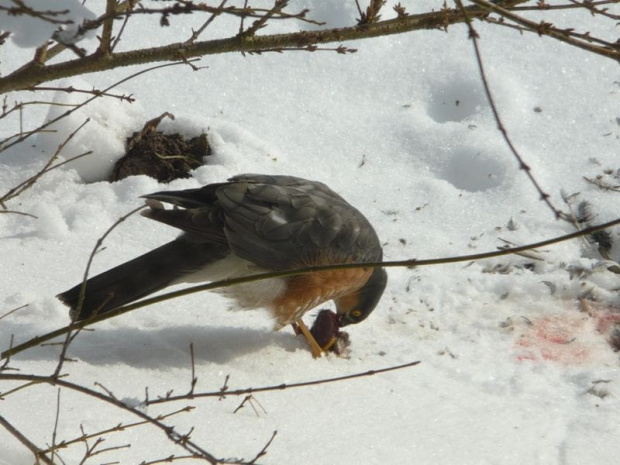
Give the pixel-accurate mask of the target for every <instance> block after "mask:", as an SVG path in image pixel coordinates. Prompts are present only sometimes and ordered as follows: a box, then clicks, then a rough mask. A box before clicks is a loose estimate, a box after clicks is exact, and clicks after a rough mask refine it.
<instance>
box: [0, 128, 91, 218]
mask: <svg viewBox="0 0 620 465" xmlns="http://www.w3.org/2000/svg"><path fill="white" fill-rule="evenodd" d="M89 121H90V118H87V119H86V120H85V121H84V122H83V123H82V124H80V125H79V126H78V127H77V129H76V130H75V131H73V132H72V133H71V134H69V135H68V136H67V137H66V138H65V140H64V141H62V142H61V143H60V145H59V146H58V148H57V149H56V151H55V152H54V154H53V155H52V156H51V157H50V159H49V160H48V161H47V162H46V163H45V165H43V167H42V168H41V169H40V170H39V171H38V172H37V173H36V174H35V175H34V176H31V177H30V178H28V179H26V180H25V181H23V182H21V183H20V184H18V185H17V186H15V187H13V188H12V189H10V190H9V191H8V192H7V193H6V194H4V196H2V197H0V206H2V207H3V206H4V204H5V203H6V202H8V201H9V200H11V199H13V198H15V197H17V196H19V195H21V194H22V193H23V192H24V191H26V190H28V189H30V188H31V187H32V186H33V185H34V184H35V183H36V182H37V180H38V179H39V178H40V177H41V176H43V175H44V174H45V173H48V172H49V171H51V170H52V169H54V168H57V167H58V166H59V165H56V166H52V164H53V163H54V161H56V159H57V158H58V157H59V156H60V154H61V152H62V151H63V149H64V148H65V147H66V145H67V144H68V143H69V142H70V141H71V139H73V137H74V136H75V135H76V134H77V133H78V131H79V130H80V129H82V128H83V127H84V126H85V125H86V124H87V123H88V122H89ZM88 153H91V152H88ZM83 155H85V154H81V155H80V156H83Z"/></svg>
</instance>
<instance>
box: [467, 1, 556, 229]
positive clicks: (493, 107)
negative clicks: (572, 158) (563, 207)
mask: <svg viewBox="0 0 620 465" xmlns="http://www.w3.org/2000/svg"><path fill="white" fill-rule="evenodd" d="M478 1H483V0H472V2H474V3H476V2H478ZM455 2H456V4H457V6H458V8H459V9H460V10H461V13H462V14H463V16H464V17H465V23H466V24H467V27H468V29H469V38H470V39H472V44H473V46H474V52H475V54H476V62H477V63H478V70H479V72H480V78H481V79H482V84H483V86H484V91H485V93H486V96H487V100H488V102H489V105H490V106H491V111H492V112H493V117H494V118H495V121H496V122H497V129H499V131H500V132H501V134H502V136H503V137H504V141H505V142H506V145H508V148H509V149H510V151H511V152H512V154H513V155H514V157H515V158H516V159H517V162H518V163H519V169H521V170H523V171H524V172H525V174H526V176H527V177H528V178H529V179H530V182H531V183H532V184H533V185H534V188H535V189H536V191H537V192H538V194H539V195H540V200H542V201H544V202H545V203H546V204H547V206H548V207H549V208H550V209H551V211H552V212H553V214H554V216H555V217H556V219H560V218H563V219H564V218H565V214H564V213H563V212H561V211H560V210H558V209H557V208H555V206H554V205H553V203H552V202H551V200H550V196H549V194H547V193H546V192H545V191H543V189H542V187H541V186H540V184H539V183H538V181H537V180H536V178H535V177H534V174H533V173H532V169H531V168H530V166H529V165H528V164H526V163H525V160H524V159H523V157H522V156H521V154H520V153H519V152H518V150H517V148H516V147H515V146H514V144H513V143H512V140H511V139H510V136H509V135H508V131H507V130H506V127H505V126H504V124H503V122H502V119H501V117H500V115H499V111H498V110H497V107H496V105H495V100H494V99H493V94H492V92H491V87H490V86H489V83H488V81H487V78H486V73H485V71H484V65H483V62H482V54H481V53H480V48H479V47H478V38H479V36H478V32H477V31H476V30H475V29H474V26H473V25H472V21H471V18H470V17H469V14H468V13H467V10H466V9H465V7H464V6H463V4H462V3H461V0H455Z"/></svg>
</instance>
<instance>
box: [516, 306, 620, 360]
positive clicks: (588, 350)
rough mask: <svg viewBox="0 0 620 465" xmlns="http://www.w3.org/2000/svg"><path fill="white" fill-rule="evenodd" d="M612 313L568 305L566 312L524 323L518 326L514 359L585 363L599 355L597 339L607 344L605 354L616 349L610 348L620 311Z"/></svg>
mask: <svg viewBox="0 0 620 465" xmlns="http://www.w3.org/2000/svg"><path fill="white" fill-rule="evenodd" d="M578 307H581V308H583V311H581V308H578ZM613 310H614V309H612V308H610V307H609V306H604V305H602V304H596V303H594V302H587V303H584V302H583V301H582V302H581V304H580V303H577V302H576V303H575V304H574V305H571V308H570V309H567V311H566V313H563V314H556V315H548V316H543V317H540V318H537V319H534V320H531V321H528V323H527V324H525V325H523V326H521V327H520V329H521V334H520V335H519V336H518V338H517V340H516V341H515V348H516V354H515V357H516V359H517V360H519V361H543V360H550V361H554V362H558V363H562V364H571V365H573V364H583V363H588V362H590V361H593V360H594V359H596V358H597V356H600V354H601V352H600V348H601V344H600V338H601V337H604V338H605V339H606V340H607V342H608V343H609V346H608V348H609V351H612V350H617V348H615V347H612V345H613V341H614V334H617V329H618V327H619V326H620V312H619V311H618V310H617V309H616V311H615V312H614V311H613ZM614 332H616V333H614ZM616 337H617V336H616Z"/></svg>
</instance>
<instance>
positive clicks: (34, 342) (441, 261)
mask: <svg viewBox="0 0 620 465" xmlns="http://www.w3.org/2000/svg"><path fill="white" fill-rule="evenodd" d="M618 224H620V218H618V219H615V220H613V221H609V222H607V223H603V224H599V225H596V226H592V227H590V228H586V229H582V230H581V231H576V232H574V233H571V234H566V235H564V236H559V237H554V238H552V239H547V240H544V241H540V242H536V243H533V244H529V245H524V246H521V247H514V248H510V249H502V250H498V251H494V252H486V253H480V254H471V255H460V256H456V257H447V258H432V259H428V260H418V259H415V258H414V259H410V260H402V261H389V262H372V263H348V264H341V265H326V266H315V267H308V268H300V269H297V270H293V271H282V272H274V273H261V274H258V275H253V276H246V277H243V278H236V279H229V280H226V281H217V282H213V283H208V284H202V285H199V286H193V287H189V288H186V289H181V290H180V291H174V292H168V293H166V294H162V295H159V296H156V297H151V298H148V299H144V300H141V301H139V302H136V303H133V304H130V305H125V306H123V307H119V308H117V309H115V310H111V311H109V312H107V313H104V314H103V315H94V316H93V317H92V318H90V319H88V320H83V321H79V322H76V323H71V324H70V325H67V326H64V327H62V328H59V329H57V330H55V331H51V332H49V333H47V334H44V335H42V336H37V337H35V338H32V339H30V340H29V341H26V342H24V343H22V344H19V345H17V346H14V347H11V348H9V349H7V350H5V351H4V352H2V354H0V360H3V359H6V358H7V357H11V356H12V355H15V354H18V353H20V352H23V351H24V350H26V349H29V348H31V347H35V346H38V345H39V344H41V343H42V342H46V341H49V340H51V339H54V338H56V337H58V336H62V335H64V334H66V333H67V332H69V331H73V330H76V329H79V328H83V327H85V326H89V325H91V324H93V323H96V322H99V321H103V320H107V319H108V318H113V317H116V316H118V315H122V314H123V313H127V312H129V311H132V310H135V309H137V308H141V307H145V306H147V305H152V304H154V303H157V302H163V301H165V300H169V299H173V298H176V297H180V296H183V295H189V294H193V293H195V292H203V291H210V290H213V289H217V288H221V287H227V286H233V285H235V284H243V283H247V282H251V281H259V280H261V279H270V278H281V277H285V276H294V275H298V274H303V273H311V272H314V271H325V270H337V269H347V268H361V267H373V268H377V267H419V266H430V265H445V264H448V263H460V262H469V261H475V260H483V259H487V258H494V257H500V256H503V255H512V254H518V253H520V252H525V251H526V250H531V249H536V248H539V247H545V246H548V245H552V244H557V243H559V242H564V241H568V240H571V239H575V238H577V237H581V236H585V235H588V234H592V233H593V232H596V231H601V230H603V229H607V228H610V227H612V226H616V225H618Z"/></svg>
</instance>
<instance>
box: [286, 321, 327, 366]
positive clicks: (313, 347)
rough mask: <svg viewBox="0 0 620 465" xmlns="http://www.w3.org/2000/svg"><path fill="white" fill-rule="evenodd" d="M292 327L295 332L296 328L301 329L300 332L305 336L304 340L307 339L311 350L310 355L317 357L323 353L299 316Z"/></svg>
mask: <svg viewBox="0 0 620 465" xmlns="http://www.w3.org/2000/svg"><path fill="white" fill-rule="evenodd" d="M293 328H296V330H295V332H297V329H299V331H301V334H303V335H304V337H305V338H306V341H308V345H309V346H310V351H311V352H312V357H314V358H319V357H320V356H322V355H323V349H321V346H320V345H319V344H318V343H317V342H316V340H315V339H314V336H313V335H312V333H311V332H310V330H309V329H308V327H307V326H306V323H304V321H303V320H302V319H301V318H300V319H299V320H297V321H296V322H295V323H293Z"/></svg>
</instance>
